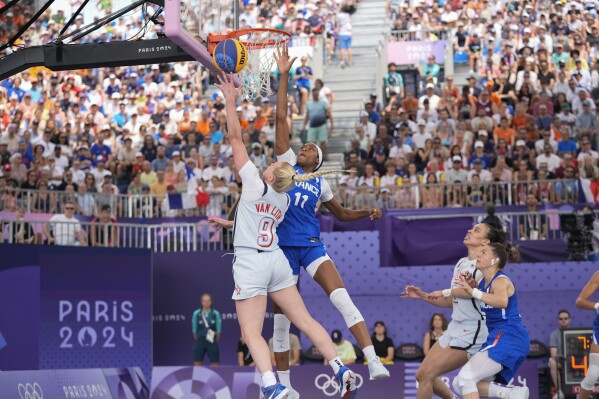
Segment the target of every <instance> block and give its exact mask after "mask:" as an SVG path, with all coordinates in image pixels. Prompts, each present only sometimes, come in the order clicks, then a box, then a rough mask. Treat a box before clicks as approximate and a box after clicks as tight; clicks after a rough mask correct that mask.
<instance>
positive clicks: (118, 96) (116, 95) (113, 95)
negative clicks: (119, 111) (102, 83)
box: [110, 92, 122, 100]
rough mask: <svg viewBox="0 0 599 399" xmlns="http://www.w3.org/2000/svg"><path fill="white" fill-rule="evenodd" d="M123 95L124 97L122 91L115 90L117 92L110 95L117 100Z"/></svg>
mask: <svg viewBox="0 0 599 399" xmlns="http://www.w3.org/2000/svg"><path fill="white" fill-rule="evenodd" d="M121 97H122V96H121V93H116V92H115V93H112V94H111V95H110V98H112V99H117V100H119V99H120V98H121Z"/></svg>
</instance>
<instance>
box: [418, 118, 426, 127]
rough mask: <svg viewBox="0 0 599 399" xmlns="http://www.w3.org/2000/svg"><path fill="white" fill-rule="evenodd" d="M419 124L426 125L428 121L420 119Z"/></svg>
mask: <svg viewBox="0 0 599 399" xmlns="http://www.w3.org/2000/svg"><path fill="white" fill-rule="evenodd" d="M418 126H426V122H425V121H424V119H419V120H418Z"/></svg>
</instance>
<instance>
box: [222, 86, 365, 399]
mask: <svg viewBox="0 0 599 399" xmlns="http://www.w3.org/2000/svg"><path fill="white" fill-rule="evenodd" d="M219 82H220V85H217V87H218V88H219V89H220V90H221V91H222V93H223V95H224V97H225V99H226V112H227V128H228V134H229V139H230V143H231V148H232V150H233V158H234V161H235V167H236V168H237V170H238V171H239V175H240V177H241V180H242V183H243V190H242V192H241V198H240V200H239V204H238V205H237V210H236V213H235V224H234V226H235V228H234V230H233V245H234V248H235V259H234V261H233V279H234V281H235V290H234V291H233V299H234V300H235V306H236V310H237V319H238V321H239V326H240V328H241V334H242V336H243V338H244V340H245V342H246V344H247V346H248V348H249V350H250V352H251V353H252V357H253V359H254V362H255V363H256V367H257V368H258V370H259V371H260V374H261V376H262V382H263V387H262V397H263V398H264V399H284V398H287V397H288V395H289V389H288V388H287V387H285V386H284V385H282V384H280V383H278V382H277V379H276V377H275V374H274V373H273V372H272V365H271V362H270V350H269V349H268V345H267V344H266V341H265V340H264V338H262V325H263V322H264V316H265V314H266V295H270V297H271V299H272V300H273V302H275V303H276V304H277V305H278V306H280V307H281V308H282V309H283V311H284V312H285V314H286V315H287V317H289V319H290V320H291V321H292V322H293V323H294V324H295V325H296V326H297V327H298V328H299V329H300V330H301V331H302V332H303V333H304V334H306V335H307V336H308V338H309V339H310V340H311V341H312V342H313V343H314V345H315V346H316V347H317V348H318V350H319V351H320V352H321V353H322V354H323V356H324V357H325V358H326V359H327V360H328V361H329V364H330V365H331V367H332V368H333V370H334V372H335V374H336V376H337V380H338V384H339V387H340V393H341V397H342V398H355V396H356V394H357V388H356V384H355V374H354V373H353V372H352V371H351V370H350V369H349V368H347V367H345V366H344V365H343V363H342V362H341V359H340V358H339V356H338V355H337V350H336V349H335V346H334V345H333V342H332V341H331V339H330V337H329V335H328V334H327V332H326V331H325V330H324V328H322V326H321V325H320V324H318V322H316V321H315V320H314V319H313V318H312V317H311V316H310V314H309V313H308V311H307V309H306V307H305V305H304V302H303V301H302V298H301V297H300V295H299V292H298V290H297V287H296V285H295V280H294V278H293V275H292V273H291V267H290V266H289V262H288V261H287V258H286V257H285V255H284V254H283V252H282V251H281V249H280V248H279V246H278V238H277V234H276V229H277V226H278V225H279V223H280V222H281V221H282V220H283V218H284V217H285V212H286V211H287V208H288V206H289V196H288V195H287V194H286V191H288V190H289V189H291V188H292V187H293V186H294V184H295V182H296V181H307V180H310V179H313V178H315V177H318V176H321V175H324V174H327V173H330V172H331V171H322V172H315V173H312V174H305V175H301V176H299V175H297V174H296V172H295V170H294V169H293V167H292V166H291V165H289V164H288V163H285V162H277V163H274V164H272V165H270V166H269V167H268V168H267V169H266V170H265V171H264V173H263V179H264V180H262V179H260V176H259V174H258V170H257V169H256V167H255V166H254V164H253V163H252V162H251V161H250V158H249V156H248V154H247V151H246V148H245V145H244V143H243V140H242V138H241V126H240V123H239V119H238V118H237V113H236V110H235V101H236V98H237V95H238V94H239V91H240V90H241V87H238V88H236V87H235V85H234V84H233V80H232V78H231V77H230V76H226V77H225V78H224V79H221V77H219ZM335 172H338V171H335Z"/></svg>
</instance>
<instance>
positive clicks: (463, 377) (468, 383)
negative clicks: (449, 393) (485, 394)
mask: <svg viewBox="0 0 599 399" xmlns="http://www.w3.org/2000/svg"><path fill="white" fill-rule="evenodd" d="M476 383H477V381H476V379H475V376H474V372H473V371H472V366H471V364H470V362H468V363H466V365H465V366H464V367H462V369H461V370H460V373H459V374H458V376H457V377H456V378H454V379H453V389H454V390H455V392H456V393H457V394H458V395H460V396H464V395H468V394H469V393H474V392H478V388H477V387H476Z"/></svg>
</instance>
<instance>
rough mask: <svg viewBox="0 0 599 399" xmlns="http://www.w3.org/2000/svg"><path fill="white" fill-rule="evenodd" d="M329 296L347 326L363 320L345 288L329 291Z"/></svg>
mask: <svg viewBox="0 0 599 399" xmlns="http://www.w3.org/2000/svg"><path fill="white" fill-rule="evenodd" d="M329 298H330V299H331V302H333V305H335V307H336V308H337V309H338V310H339V312H340V313H341V316H343V318H344V319H345V324H346V325H347V327H348V328H349V327H352V326H354V325H356V324H358V323H359V322H361V321H364V317H362V313H360V311H359V310H358V308H357V307H356V305H354V303H353V302H352V300H351V298H350V297H349V294H348V293H347V290H346V289H345V288H337V289H336V290H335V291H333V292H331V295H330V296H329Z"/></svg>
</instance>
